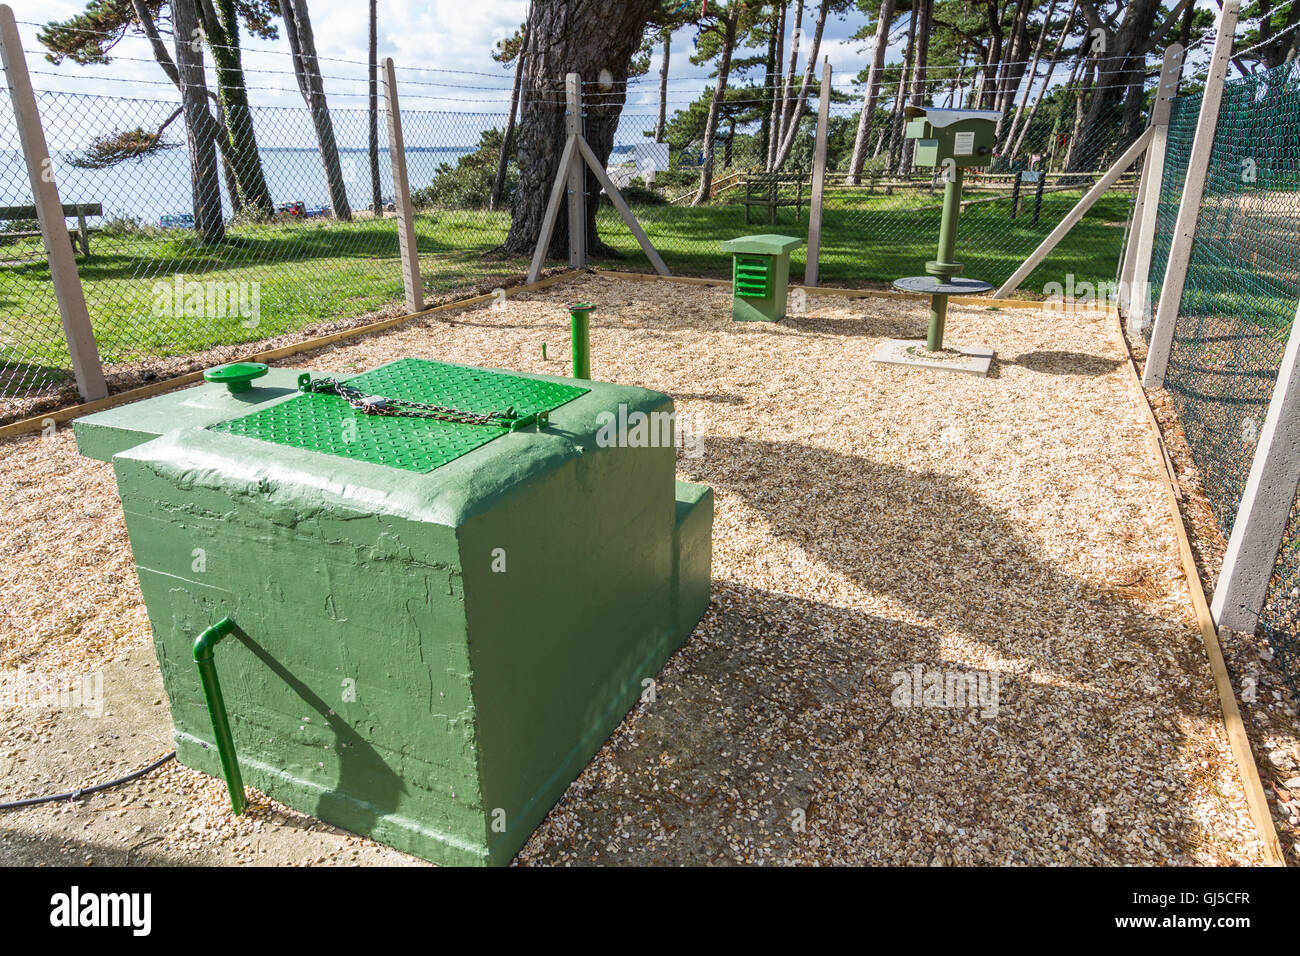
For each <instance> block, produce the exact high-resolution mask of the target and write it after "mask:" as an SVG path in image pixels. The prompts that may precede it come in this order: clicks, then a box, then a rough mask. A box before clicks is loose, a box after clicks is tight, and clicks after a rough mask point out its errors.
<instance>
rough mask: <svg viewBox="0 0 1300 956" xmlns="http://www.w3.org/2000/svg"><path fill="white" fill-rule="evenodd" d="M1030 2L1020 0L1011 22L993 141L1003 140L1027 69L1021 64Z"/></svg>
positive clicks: (999, 74) (998, 95)
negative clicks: (1005, 126) (1004, 129)
mask: <svg viewBox="0 0 1300 956" xmlns="http://www.w3.org/2000/svg"><path fill="white" fill-rule="evenodd" d="M1028 26H1029V0H1020V3H1019V5H1018V6H1017V7H1016V15H1015V16H1014V17H1013V18H1012V20H1011V43H1010V45H1009V47H1008V48H1007V55H1006V58H1005V60H1004V61H1003V62H1002V64H1001V65H1000V67H999V70H998V92H997V96H996V97H995V99H994V101H993V108H994V109H995V110H997V111H998V114H999V115H998V121H997V124H996V126H995V127H994V130H993V141H994V142H995V143H996V142H998V141H999V140H1001V139H1002V130H1003V127H1004V124H1005V123H1006V118H1007V113H1008V112H1009V110H1010V107H1011V100H1012V98H1013V97H1014V96H1015V95H1016V87H1017V86H1019V85H1020V78H1021V77H1022V76H1023V75H1024V72H1025V69H1024V66H1023V64H1022V63H1021V61H1022V59H1023V57H1024V53H1023V51H1024V48H1025V42H1026V39H1027V37H1028Z"/></svg>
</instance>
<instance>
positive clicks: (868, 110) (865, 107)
mask: <svg viewBox="0 0 1300 956" xmlns="http://www.w3.org/2000/svg"><path fill="white" fill-rule="evenodd" d="M893 19H894V0H881V4H880V23H879V24H877V26H876V39H875V46H874V47H873V48H872V50H871V69H870V70H869V72H868V73H867V89H866V91H865V92H864V93H863V94H862V113H861V114H860V115H859V116H858V135H857V137H856V138H855V139H854V140H853V158H852V159H851V160H850V161H849V175H848V179H847V180H846V181H847V183H848V184H849V185H850V186H856V185H858V183H859V182H860V181H861V179H862V167H863V166H865V165H866V162H867V137H869V136H870V135H871V124H872V123H873V122H874V121H875V118H876V103H877V102H878V101H879V99H880V75H881V73H882V72H883V71H884V68H885V53H886V51H887V49H888V47H889V27H890V24H891V23H892V22H893Z"/></svg>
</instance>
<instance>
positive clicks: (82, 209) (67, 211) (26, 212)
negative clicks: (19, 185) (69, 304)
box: [0, 202, 104, 257]
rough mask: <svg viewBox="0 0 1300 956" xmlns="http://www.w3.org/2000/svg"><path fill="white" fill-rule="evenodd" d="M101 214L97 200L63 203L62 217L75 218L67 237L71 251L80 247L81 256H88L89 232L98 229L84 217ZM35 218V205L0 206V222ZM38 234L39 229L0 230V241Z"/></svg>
mask: <svg viewBox="0 0 1300 956" xmlns="http://www.w3.org/2000/svg"><path fill="white" fill-rule="evenodd" d="M103 215H104V207H103V206H102V205H101V204H100V203H97V202H83V203H73V204H71V205H68V204H64V206H63V218H64V219H71V218H72V217H74V216H75V217H76V218H77V226H76V228H75V229H69V230H68V239H70V240H71V241H72V251H73V252H76V251H77V249H78V247H80V249H81V254H82V255H83V256H87V257H89V256H90V234H91V233H92V232H99V230H98V229H95V228H94V227H91V226H87V225H86V218H87V217H93V218H96V219H98V218H101V217H102V216H103ZM35 218H36V207H35V206H0V222H9V221H11V220H14V219H35ZM40 234H41V232H40V230H39V229H37V230H35V231H26V232H4V231H0V241H8V240H10V239H32V238H35V237H39V236H40Z"/></svg>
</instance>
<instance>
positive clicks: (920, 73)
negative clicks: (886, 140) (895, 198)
mask: <svg viewBox="0 0 1300 956" xmlns="http://www.w3.org/2000/svg"><path fill="white" fill-rule="evenodd" d="M914 9H915V10H916V16H917V24H916V56H915V57H914V58H913V59H914V62H913V64H912V102H911V105H912V106H921V105H922V104H923V103H924V102H925V64H926V59H927V57H928V56H929V52H930V26H931V19H932V17H933V16H934V0H914ZM915 147H916V143H915V142H913V141H912V140H910V139H904V140H903V157H902V168H901V169H900V170H899V172H900V174H902V175H908V174H910V173H911V171H912V156H913V151H914V149H915Z"/></svg>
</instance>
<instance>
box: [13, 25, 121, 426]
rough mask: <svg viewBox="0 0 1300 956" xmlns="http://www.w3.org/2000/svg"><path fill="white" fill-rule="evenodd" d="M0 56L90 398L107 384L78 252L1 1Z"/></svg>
mask: <svg viewBox="0 0 1300 956" xmlns="http://www.w3.org/2000/svg"><path fill="white" fill-rule="evenodd" d="M0 60H3V63H4V70H5V76H6V78H7V79H8V83H9V95H10V96H11V97H12V98H13V104H14V118H15V119H16V120H17V123H18V138H19V141H20V142H21V143H22V148H23V156H24V157H26V160H27V176H28V178H29V179H30V180H31V183H32V198H33V201H34V205H35V206H36V217H37V219H38V220H40V224H41V237H42V239H43V240H44V241H45V255H46V258H47V259H48V260H49V264H50V281H51V282H52V283H53V285H54V296H55V299H56V300H57V301H58V303H59V317H60V318H61V319H62V321H63V334H64V336H65V337H66V338H67V340H68V354H69V356H70V357H71V358H72V374H73V376H74V378H75V379H76V382H77V391H78V392H79V393H80V395H81V397H82V399H84V400H85V401H88V402H93V401H95V400H96V399H100V398H105V397H106V396H107V395H108V385H107V384H106V383H105V382H104V368H103V365H102V364H101V363H100V359H99V349H98V348H97V347H96V345H95V332H94V330H93V329H92V328H91V325H90V313H89V312H88V311H87V309H86V295H85V292H84V291H83V290H82V288H81V277H80V275H78V273H77V259H76V255H75V254H74V252H73V250H72V240H71V238H69V236H68V225H67V223H66V222H65V221H64V218H63V203H62V202H61V201H60V199H59V189H58V186H57V185H56V184H55V182H54V165H53V164H52V163H51V162H50V150H49V146H48V145H47V144H46V142H45V131H44V129H42V127H41V116H40V113H39V112H38V111H37V109H36V94H35V92H34V91H33V90H32V80H31V76H30V75H29V74H28V72H27V60H26V58H25V57H24V56H23V42H22V38H21V37H20V36H19V35H18V24H17V22H16V21H15V20H14V12H13V10H11V9H10V8H9V7H8V6H7V5H4V4H0Z"/></svg>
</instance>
